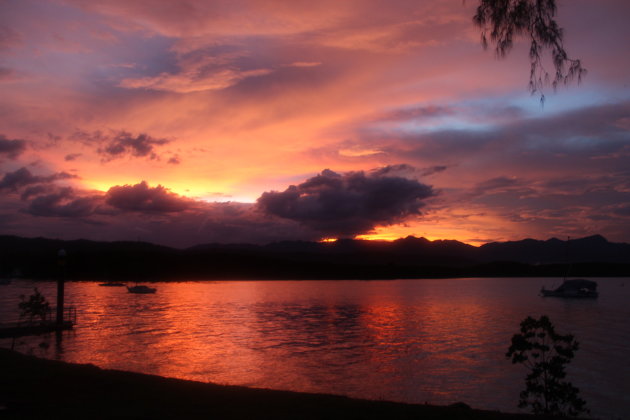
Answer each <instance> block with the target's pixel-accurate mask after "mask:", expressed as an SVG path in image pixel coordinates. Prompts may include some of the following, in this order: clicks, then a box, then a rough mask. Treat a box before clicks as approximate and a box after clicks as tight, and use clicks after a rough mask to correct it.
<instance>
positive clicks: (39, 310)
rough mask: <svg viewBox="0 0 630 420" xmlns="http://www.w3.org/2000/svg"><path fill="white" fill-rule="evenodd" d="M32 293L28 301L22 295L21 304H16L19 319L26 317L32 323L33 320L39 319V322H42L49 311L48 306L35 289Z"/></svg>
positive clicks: (42, 296)
mask: <svg viewBox="0 0 630 420" xmlns="http://www.w3.org/2000/svg"><path fill="white" fill-rule="evenodd" d="M34 292H35V293H33V294H32V295H30V296H29V298H28V300H27V299H26V297H25V296H24V295H20V299H21V302H20V303H19V304H18V307H19V308H20V318H26V317H28V319H29V321H30V322H32V321H33V318H39V319H40V320H41V321H44V320H46V315H48V312H49V310H50V304H49V303H48V301H46V298H45V297H44V295H42V294H41V293H40V292H39V290H37V287H36V288H35V289H34Z"/></svg>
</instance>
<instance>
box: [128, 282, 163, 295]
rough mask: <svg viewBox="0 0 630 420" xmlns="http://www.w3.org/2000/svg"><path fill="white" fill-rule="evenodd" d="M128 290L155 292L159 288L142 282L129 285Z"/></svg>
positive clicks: (131, 291)
mask: <svg viewBox="0 0 630 420" xmlns="http://www.w3.org/2000/svg"><path fill="white" fill-rule="evenodd" d="M127 291H129V293H139V294H148V293H155V292H156V291H157V289H156V288H154V287H149V286H145V285H144V284H140V285H135V286H131V287H129V286H127Z"/></svg>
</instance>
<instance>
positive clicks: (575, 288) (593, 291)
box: [540, 279, 599, 299]
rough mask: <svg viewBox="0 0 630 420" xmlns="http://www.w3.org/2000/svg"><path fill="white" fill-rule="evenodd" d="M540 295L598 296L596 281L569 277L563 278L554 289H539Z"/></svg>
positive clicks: (566, 296) (564, 296) (591, 297)
mask: <svg viewBox="0 0 630 420" xmlns="http://www.w3.org/2000/svg"><path fill="white" fill-rule="evenodd" d="M540 295H541V296H543V297H561V298H590V299H594V298H596V297H597V296H599V293H598V292H597V282H594V281H593V280H586V279H570V280H566V279H565V280H564V281H563V282H562V284H561V285H560V286H558V287H557V288H556V289H554V290H548V289H545V287H544V286H543V287H542V288H541V289H540Z"/></svg>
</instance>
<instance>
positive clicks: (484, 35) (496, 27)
mask: <svg viewBox="0 0 630 420" xmlns="http://www.w3.org/2000/svg"><path fill="white" fill-rule="evenodd" d="M556 12H557V7H556V1H555V0H480V4H479V6H478V7H477V12H476V13H475V16H474V17H473V21H474V22H475V24H476V25H477V26H479V27H480V28H481V44H482V45H483V47H484V48H488V37H489V38H490V42H492V43H494V44H495V52H496V54H497V56H498V57H500V58H503V57H505V56H506V55H507V54H508V53H509V52H510V50H511V49H512V47H513V45H514V38H515V37H518V36H524V37H529V40H530V48H529V58H530V64H531V67H530V74H529V90H530V92H531V93H532V95H533V94H535V93H539V94H540V101H541V103H544V101H545V95H544V92H543V88H544V86H545V85H548V84H551V86H552V87H553V89H554V90H555V89H556V88H557V87H558V85H559V84H568V83H570V82H571V81H573V80H574V79H577V82H578V84H579V83H580V82H581V81H582V77H583V76H584V75H586V69H585V68H584V67H582V63H581V61H580V60H578V59H573V58H570V57H569V55H568V54H567V52H566V50H565V49H564V45H563V43H562V37H563V30H562V28H560V26H558V23H557V22H556V20H555V16H556ZM545 51H549V53H550V55H551V60H552V62H553V66H554V75H553V80H551V77H550V73H549V72H548V71H547V69H545V66H544V63H543V56H544V53H545Z"/></svg>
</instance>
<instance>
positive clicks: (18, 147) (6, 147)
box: [0, 134, 26, 159]
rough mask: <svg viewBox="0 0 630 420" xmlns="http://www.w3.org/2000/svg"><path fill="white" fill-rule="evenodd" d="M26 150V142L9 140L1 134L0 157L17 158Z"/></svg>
mask: <svg viewBox="0 0 630 420" xmlns="http://www.w3.org/2000/svg"><path fill="white" fill-rule="evenodd" d="M24 150H26V141H24V140H9V139H7V138H6V136H4V135H2V134H0V157H1V156H6V157H7V158H9V159H15V158H17V157H18V156H19V155H20V154H22V152H24Z"/></svg>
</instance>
